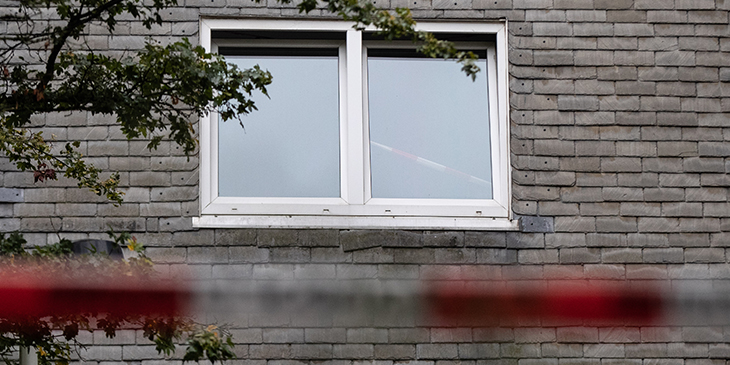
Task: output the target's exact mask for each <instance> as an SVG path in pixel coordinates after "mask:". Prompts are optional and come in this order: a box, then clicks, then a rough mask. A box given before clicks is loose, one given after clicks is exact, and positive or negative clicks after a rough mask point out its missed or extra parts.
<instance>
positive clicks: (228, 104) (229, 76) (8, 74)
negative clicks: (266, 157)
mask: <svg viewBox="0 0 730 365" xmlns="http://www.w3.org/2000/svg"><path fill="white" fill-rule="evenodd" d="M257 1H260V0H257ZM279 1H280V2H282V3H288V2H291V0H279ZM18 4H19V8H18V10H17V11H15V12H11V13H8V14H5V15H2V16H0V20H2V21H4V22H5V23H6V24H7V25H8V29H14V30H13V31H12V32H9V33H8V34H5V35H3V36H0V41H1V42H2V43H3V44H2V45H0V152H2V153H4V154H5V155H6V156H7V157H8V158H9V159H10V161H11V162H13V163H15V165H16V166H17V167H18V168H20V169H21V170H23V171H33V173H34V179H35V181H41V182H42V181H45V180H55V179H57V178H58V177H59V176H61V175H62V176H65V177H67V178H70V179H73V180H76V181H77V182H78V185H79V187H85V188H88V189H91V190H92V191H93V192H94V193H96V194H98V195H102V196H106V197H107V198H108V199H109V200H111V201H113V202H115V203H117V204H119V203H121V201H122V199H123V193H122V192H121V191H120V190H119V183H120V180H119V179H120V177H119V174H117V173H111V174H110V175H106V174H104V173H103V172H102V171H101V170H100V169H99V168H97V167H94V166H93V165H91V164H89V163H87V162H86V161H85V159H84V156H83V155H82V154H81V152H80V151H79V146H80V145H79V143H78V141H70V142H68V143H65V145H64V146H63V148H58V149H57V150H56V149H54V148H53V147H52V145H51V144H52V142H53V138H52V137H51V139H50V140H49V139H48V136H44V135H43V133H42V131H37V130H32V129H30V128H29V127H30V126H31V120H32V117H33V116H35V115H42V114H45V113H52V112H56V113H59V112H60V113H70V112H88V113H91V114H92V115H95V114H101V115H108V116H114V117H115V118H116V120H117V122H118V123H119V124H120V125H121V128H122V132H123V133H124V134H125V135H126V136H127V137H128V138H139V137H143V138H147V139H148V140H149V143H148V147H149V148H156V147H157V146H158V145H159V144H160V142H161V141H162V140H163V138H166V137H167V138H170V139H172V140H173V141H175V142H176V143H177V144H179V145H180V146H182V147H183V149H184V151H185V153H186V154H187V155H188V156H189V155H190V154H193V153H195V150H196V146H197V139H196V131H195V129H194V123H195V121H197V120H198V118H199V117H200V116H201V115H204V114H205V113H208V112H210V111H212V110H218V111H219V112H220V115H221V117H222V118H223V120H230V119H238V118H240V117H242V116H244V115H246V114H248V113H250V112H252V111H254V110H255V109H256V106H255V105H254V103H253V101H252V100H251V99H250V96H251V94H252V92H253V91H256V90H258V91H261V92H263V93H264V94H266V86H267V85H269V84H270V83H271V82H272V75H271V74H270V73H268V72H267V71H263V70H262V69H261V68H259V67H258V66H256V67H253V68H251V69H247V70H241V69H238V68H237V67H236V66H234V65H231V64H228V63H226V62H225V60H224V59H223V58H222V57H221V56H218V55H215V54H209V53H206V52H205V51H204V49H203V48H202V47H199V46H194V45H192V44H191V43H190V42H189V41H188V40H187V39H184V40H182V41H180V42H175V43H172V44H168V45H161V44H158V43H155V42H154V41H152V40H148V41H147V44H146V45H145V47H144V49H142V50H141V51H139V52H138V53H136V54H128V55H127V56H126V57H121V58H115V57H112V56H109V55H106V54H104V53H103V51H102V52H101V53H100V52H98V51H95V50H92V49H91V48H90V47H88V46H87V47H85V48H84V47H83V46H82V47H79V46H77V48H76V49H75V48H74V47H73V46H72V45H73V44H78V43H83V40H84V31H85V30H86V29H87V28H88V26H89V25H91V24H96V25H101V26H103V27H106V28H107V29H108V30H109V31H110V32H113V31H114V29H115V26H116V25H117V21H118V19H119V18H120V17H122V16H127V17H129V16H131V17H132V18H135V19H138V20H141V21H142V23H143V24H144V25H145V26H146V27H147V28H151V27H152V26H153V25H156V24H162V16H161V15H160V11H161V10H162V9H164V8H166V7H170V6H174V5H177V0H149V1H142V0H19V2H18ZM318 5H322V6H324V7H325V8H326V9H327V10H328V11H330V12H332V13H334V14H338V15H339V16H340V17H341V18H343V19H345V20H349V21H352V22H354V23H355V24H356V26H357V27H359V28H363V27H365V26H369V25H373V26H375V27H376V28H377V29H380V34H381V35H382V36H383V37H384V38H385V39H394V38H406V39H408V38H410V39H412V40H413V41H414V42H418V43H419V44H420V50H421V51H422V52H423V53H425V54H426V55H428V56H431V57H444V58H455V59H457V60H458V62H461V63H462V64H463V70H464V71H465V72H466V73H467V75H471V76H472V77H474V76H475V75H476V72H478V71H479V69H478V67H477V66H476V65H475V63H474V59H475V58H476V56H474V54H472V53H471V52H459V51H458V50H456V49H455V48H454V46H453V45H452V44H451V43H449V42H443V41H440V40H438V39H436V38H435V37H434V36H433V35H432V34H430V33H425V32H418V31H416V30H415V28H414V27H415V22H414V21H413V18H412V17H411V13H410V11H409V10H408V9H396V10H395V11H387V10H382V9H378V8H377V7H376V6H374V5H373V4H372V3H371V2H369V1H368V0H322V3H318V0H304V1H302V2H300V3H299V4H298V5H297V6H298V8H299V10H300V11H301V12H309V11H311V10H313V9H315V7H317V6H318ZM48 14H54V17H56V18H57V19H54V21H53V22H48V21H47V20H48V17H49V15H48ZM239 122H240V119H239Z"/></svg>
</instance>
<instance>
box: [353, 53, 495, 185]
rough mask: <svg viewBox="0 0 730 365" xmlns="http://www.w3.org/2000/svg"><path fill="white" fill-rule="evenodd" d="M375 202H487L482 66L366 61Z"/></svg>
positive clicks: (384, 59)
mask: <svg viewBox="0 0 730 365" xmlns="http://www.w3.org/2000/svg"><path fill="white" fill-rule="evenodd" d="M367 66H368V98H369V106H368V111H369V115H370V166H371V184H372V196H373V198H432V199H433V198H436V199H491V198H492V186H491V181H492V173H491V170H492V169H491V163H490V146H489V109H488V100H487V81H486V70H487V66H486V61H484V60H483V59H480V61H479V62H478V66H479V67H480V68H481V69H482V72H480V73H479V74H478V75H477V79H476V81H475V82H472V80H471V78H469V77H467V76H466V75H464V73H463V72H461V70H460V68H461V67H460V65H459V64H457V63H455V62H453V61H444V60H440V59H427V58H415V57H401V58H396V57H369V58H368V65H367Z"/></svg>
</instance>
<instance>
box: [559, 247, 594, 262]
mask: <svg viewBox="0 0 730 365" xmlns="http://www.w3.org/2000/svg"><path fill="white" fill-rule="evenodd" d="M600 255H601V253H600V250H599V249H591V248H561V249H560V263H561V264H574V263H598V262H600Z"/></svg>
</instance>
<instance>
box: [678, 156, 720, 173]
mask: <svg viewBox="0 0 730 365" xmlns="http://www.w3.org/2000/svg"><path fill="white" fill-rule="evenodd" d="M683 167H684V171H686V172H723V171H725V166H724V162H723V160H722V159H720V158H706V157H691V158H686V159H684V160H683Z"/></svg>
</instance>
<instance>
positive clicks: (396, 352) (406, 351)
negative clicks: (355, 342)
mask: <svg viewBox="0 0 730 365" xmlns="http://www.w3.org/2000/svg"><path fill="white" fill-rule="evenodd" d="M374 358H376V359H392V360H402V359H415V358H416V346H414V345H375V346H374Z"/></svg>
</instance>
